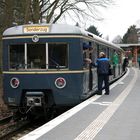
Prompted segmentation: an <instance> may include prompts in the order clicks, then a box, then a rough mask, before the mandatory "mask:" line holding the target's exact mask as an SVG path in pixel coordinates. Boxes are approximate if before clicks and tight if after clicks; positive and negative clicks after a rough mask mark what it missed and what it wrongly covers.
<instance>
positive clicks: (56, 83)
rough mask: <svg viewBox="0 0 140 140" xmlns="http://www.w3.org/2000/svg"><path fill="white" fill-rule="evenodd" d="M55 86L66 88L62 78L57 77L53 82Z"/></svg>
mask: <svg viewBox="0 0 140 140" xmlns="http://www.w3.org/2000/svg"><path fill="white" fill-rule="evenodd" d="M55 86H56V87H57V88H60V89H61V88H64V87H65V86H66V80H65V79H64V78H62V77H59V78H57V79H56V80H55Z"/></svg>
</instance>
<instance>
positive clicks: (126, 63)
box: [122, 57, 128, 71]
mask: <svg viewBox="0 0 140 140" xmlns="http://www.w3.org/2000/svg"><path fill="white" fill-rule="evenodd" d="M122 66H123V71H126V67H127V66H128V57H125V58H124V60H123V65H122Z"/></svg>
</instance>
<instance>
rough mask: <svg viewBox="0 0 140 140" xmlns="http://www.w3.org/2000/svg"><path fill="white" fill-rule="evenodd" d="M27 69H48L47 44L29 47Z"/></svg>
mask: <svg viewBox="0 0 140 140" xmlns="http://www.w3.org/2000/svg"><path fill="white" fill-rule="evenodd" d="M27 68H28V69H45V68H46V45H45V44H28V45H27Z"/></svg>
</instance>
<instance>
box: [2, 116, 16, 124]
mask: <svg viewBox="0 0 140 140" xmlns="http://www.w3.org/2000/svg"><path fill="white" fill-rule="evenodd" d="M12 118H13V115H10V116H8V117H4V118H2V119H0V126H1V125H4V124H6V123H8V122H10V121H11V120H12Z"/></svg>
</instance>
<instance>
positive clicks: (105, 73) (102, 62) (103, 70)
mask: <svg viewBox="0 0 140 140" xmlns="http://www.w3.org/2000/svg"><path fill="white" fill-rule="evenodd" d="M96 65H97V74H98V93H97V94H98V95H102V86H103V82H104V85H105V95H109V68H110V61H109V59H108V58H106V55H105V53H104V52H100V54H99V58H98V59H97V62H96Z"/></svg>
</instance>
